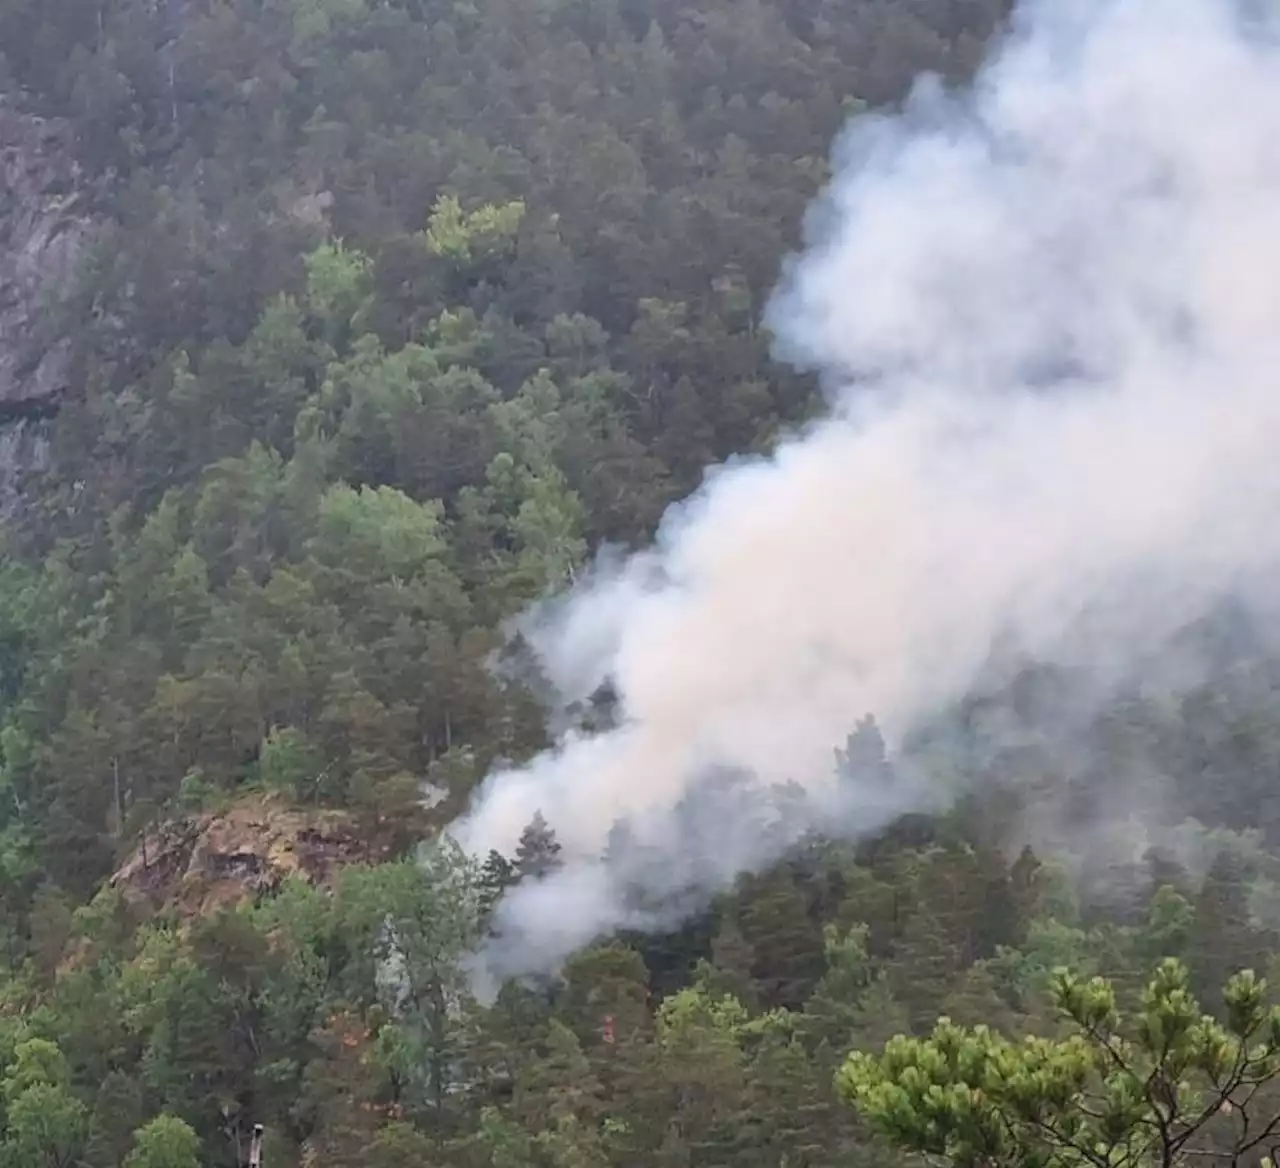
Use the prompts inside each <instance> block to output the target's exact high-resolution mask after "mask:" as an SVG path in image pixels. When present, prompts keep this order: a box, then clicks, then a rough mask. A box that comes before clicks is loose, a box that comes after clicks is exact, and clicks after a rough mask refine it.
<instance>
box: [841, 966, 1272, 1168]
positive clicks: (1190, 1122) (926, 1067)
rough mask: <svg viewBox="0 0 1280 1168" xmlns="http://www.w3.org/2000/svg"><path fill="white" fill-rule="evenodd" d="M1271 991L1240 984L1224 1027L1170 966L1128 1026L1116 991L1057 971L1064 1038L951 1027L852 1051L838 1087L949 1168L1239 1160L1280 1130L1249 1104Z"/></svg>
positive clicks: (884, 1128) (1248, 981) (1261, 1081)
mask: <svg viewBox="0 0 1280 1168" xmlns="http://www.w3.org/2000/svg"><path fill="white" fill-rule="evenodd" d="M1265 991H1266V985H1265V982H1263V981H1261V980H1260V979H1258V978H1256V977H1255V976H1254V974H1253V973H1252V972H1251V971H1245V972H1243V973H1240V974H1237V975H1236V976H1234V977H1233V978H1232V979H1231V980H1230V981H1229V982H1228V983H1227V985H1226V987H1225V990H1224V993H1223V1002H1224V1005H1225V1022H1222V1023H1220V1022H1217V1021H1215V1020H1214V1019H1212V1018H1211V1017H1209V1016H1208V1015H1205V1014H1203V1013H1202V1012H1201V1009H1200V1006H1199V1004H1198V1003H1197V1001H1196V1000H1195V998H1194V997H1193V996H1192V994H1191V992H1190V990H1189V988H1188V975H1187V971H1186V968H1185V967H1184V966H1182V965H1181V964H1180V963H1178V962H1177V961H1174V960H1172V959H1171V960H1168V961H1165V962H1163V963H1162V964H1161V965H1160V966H1159V968H1158V969H1157V971H1156V973H1155V975H1154V977H1153V978H1152V980H1151V981H1150V983H1149V984H1148V986H1147V989H1146V992H1145V994H1144V995H1143V999H1142V1003H1141V1007H1140V1009H1139V1010H1138V1011H1137V1013H1136V1014H1135V1015H1134V1016H1132V1017H1128V1018H1125V1017H1122V1015H1121V1014H1120V1012H1119V1011H1118V1010H1117V1008H1116V994H1115V990H1114V988H1113V986H1112V985H1111V984H1110V982H1108V981H1107V980H1106V979H1104V978H1096V977H1095V978H1092V979H1089V980H1087V981H1086V980H1083V979H1080V978H1077V977H1075V976H1073V975H1072V974H1070V973H1068V972H1066V971H1065V970H1063V971H1059V972H1058V973H1056V974H1055V975H1054V981H1053V994H1054V1000H1055V1002H1056V1004H1057V1007H1058V1009H1059V1010H1060V1011H1061V1012H1062V1014H1063V1015H1064V1017H1065V1018H1066V1019H1067V1020H1068V1021H1069V1023H1070V1024H1071V1027H1072V1031H1073V1032H1072V1033H1070V1034H1068V1035H1067V1036H1065V1037H1062V1038H1028V1039H1026V1040H1025V1041H1024V1042H1022V1043H1015V1042H1012V1041H1010V1040H1009V1039H1006V1038H1003V1037H1001V1036H999V1035H997V1034H995V1033H994V1032H992V1031H991V1030H990V1029H989V1028H987V1027H986V1026H977V1027H974V1028H971V1029H970V1028H964V1027H960V1026H956V1025H955V1024H953V1023H952V1022H951V1020H950V1019H947V1018H943V1019H941V1020H940V1021H939V1022H938V1024H937V1026H936V1027H935V1028H934V1030H933V1032H932V1034H930V1035H929V1037H927V1038H923V1039H914V1038H907V1037H905V1036H900V1037H898V1038H895V1039H893V1040H892V1041H890V1042H889V1043H888V1044H887V1045H886V1047H885V1048H884V1052H883V1054H882V1055H880V1056H878V1057H877V1056H873V1055H869V1054H861V1053H859V1054H854V1055H852V1056H851V1057H850V1059H849V1060H848V1062H847V1063H846V1064H845V1066H844V1068H843V1069H842V1071H841V1073H840V1089H841V1091H842V1093H843V1094H844V1095H845V1096H846V1097H847V1098H848V1099H850V1100H851V1101H852V1102H853V1103H854V1104H855V1106H856V1107H857V1108H858V1109H859V1110H860V1111H861V1112H862V1113H863V1114H864V1115H865V1116H866V1117H867V1118H868V1119H869V1120H870V1122H871V1123H872V1124H873V1125H874V1126H875V1127H876V1128H878V1129H879V1130H880V1131H881V1132H882V1133H883V1134H884V1135H886V1136H887V1137H888V1138H889V1139H890V1140H892V1141H893V1142H894V1143H895V1144H897V1145H898V1146H900V1147H902V1148H905V1149H908V1150H911V1151H918V1152H923V1153H927V1154H931V1155H936V1156H942V1157H945V1158H946V1159H947V1160H948V1161H950V1162H951V1163H954V1164H964V1165H970V1164H975V1163H979V1162H981V1163H988V1164H1009V1165H1014V1164H1018V1165H1025V1164H1040V1165H1046V1166H1047V1165H1068V1164H1082V1163H1087V1164H1094V1165H1118V1164H1128V1163H1138V1164H1166V1165H1168V1164H1172V1163H1180V1162H1183V1161H1187V1160H1190V1159H1191V1158H1192V1157H1195V1156H1197V1155H1210V1154H1214V1153H1215V1152H1217V1153H1225V1154H1226V1155H1228V1157H1229V1158H1230V1159H1231V1160H1232V1162H1238V1160H1239V1158H1240V1157H1242V1156H1248V1155H1250V1154H1251V1153H1252V1154H1255V1155H1260V1154H1262V1153H1263V1152H1264V1151H1265V1150H1266V1149H1267V1148H1268V1147H1269V1143H1268V1141H1269V1138H1270V1135H1271V1133H1272V1132H1273V1131H1274V1130H1275V1129H1276V1127H1277V1126H1278V1125H1280V1112H1274V1109H1273V1108H1270V1107H1267V1105H1266V1104H1265V1103H1263V1104H1262V1107H1261V1108H1259V1106H1258V1105H1257V1103H1256V1102H1255V1101H1256V1100H1257V1099H1258V1094H1259V1091H1260V1090H1261V1089H1263V1088H1265V1086H1266V1085H1267V1084H1268V1083H1269V1082H1271V1081H1272V1080H1273V1079H1275V1078H1276V1076H1277V1075H1280V1007H1272V1008H1270V1009H1269V1008H1267V1006H1266V1003H1265ZM1260 1110H1261V1114H1260V1113H1259V1112H1260Z"/></svg>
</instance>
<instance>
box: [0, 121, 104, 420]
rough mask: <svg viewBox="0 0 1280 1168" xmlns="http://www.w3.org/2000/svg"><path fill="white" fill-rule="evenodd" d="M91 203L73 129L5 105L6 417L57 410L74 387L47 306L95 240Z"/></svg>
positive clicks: (2, 357)
mask: <svg viewBox="0 0 1280 1168" xmlns="http://www.w3.org/2000/svg"><path fill="white" fill-rule="evenodd" d="M86 203H87V192H86V190H85V187H84V185H83V183H82V181H81V175H80V171H79V168H78V167H77V165H76V162H75V159H74V157H73V154H72V151H71V143H70V142H69V140H68V135H67V131H66V129H65V128H64V127H63V126H61V125H60V124H58V123H57V122H52V121H47V120H45V119H42V118H36V117H31V116H29V115H26V114H22V113H19V112H18V111H16V110H14V109H12V108H10V107H9V106H8V105H7V104H6V103H5V102H4V101H3V99H0V416H3V415H5V414H7V415H9V416H10V417H13V416H15V415H18V414H21V413H22V412H24V408H25V407H40V406H43V407H45V408H46V409H48V408H51V407H54V406H56V403H57V400H58V399H59V398H60V397H61V395H62V393H63V391H64V390H65V389H66V388H67V386H66V377H67V353H66V348H65V345H63V344H60V343H52V342H51V341H50V339H49V335H48V332H47V329H46V328H45V327H44V325H45V324H46V323H47V307H46V305H47V302H48V301H47V298H48V297H49V296H50V295H51V294H53V293H54V292H55V291H56V290H57V289H58V288H59V286H61V285H62V284H64V283H65V281H67V280H68V279H69V278H70V277H71V276H72V274H73V272H74V269H75V265H76V262H77V260H78V258H79V256H80V254H81V252H82V250H83V248H84V245H85V243H86V241H87V239H88V237H89V232H90V228H91V220H90V217H89V213H88V208H87V206H86Z"/></svg>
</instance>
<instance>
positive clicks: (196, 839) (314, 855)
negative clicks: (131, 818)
mask: <svg viewBox="0 0 1280 1168" xmlns="http://www.w3.org/2000/svg"><path fill="white" fill-rule="evenodd" d="M384 858H385V855H384V854H383V852H382V850H381V849H379V848H378V847H376V846H375V845H373V844H371V843H370V842H368V841H367V840H365V839H364V838H362V837H361V835H360V834H359V833H358V832H357V831H356V828H355V825H354V824H353V823H352V821H351V819H350V817H349V816H346V815H344V814H343V813H342V812H340V811H321V810H316V811H304V810H299V809H298V808H295V807H290V806H288V805H286V804H284V803H281V802H278V801H277V800H275V799H271V798H251V799H247V800H245V801H244V802H241V803H238V804H236V805H235V806H233V807H231V808H230V809H229V810H227V811H225V812H223V813H220V814H209V813H206V814H203V815H196V816H192V817H191V818H188V819H183V820H178V821H170V822H168V823H165V824H163V825H161V826H160V827H158V828H156V829H154V830H152V831H150V832H148V833H147V836H146V839H145V842H144V843H143V844H141V845H140V846H139V847H138V849H137V851H135V852H134V854H133V855H132V856H130V857H129V859H128V860H127V861H126V862H125V863H124V864H123V865H122V866H121V867H120V869H119V870H118V871H117V872H116V873H115V875H114V876H112V877H111V881H110V883H111V886H112V887H113V888H116V889H118V890H119V891H121V892H122V893H123V894H124V895H125V897H126V898H127V899H129V900H132V901H135V902H145V903H150V904H151V905H153V906H159V905H170V906H174V907H178V908H179V909H180V910H181V911H182V912H183V914H184V915H190V916H192V917H195V916H202V915H207V914H208V913H209V912H211V911H214V910H216V909H217V908H218V906H220V905H224V904H233V903H237V902H239V901H242V900H245V899H251V898H254V897H257V896H259V895H262V894H264V893H270V892H272V891H274V890H275V889H276V888H278V887H279V885H280V883H281V881H283V880H284V879H285V878H286V877H287V876H290V875H299V876H302V877H304V878H305V879H307V880H310V881H314V882H317V883H325V882H327V881H329V880H330V879H331V878H332V877H333V875H334V874H335V873H336V872H337V871H338V870H339V869H340V868H341V867H342V866H343V865H346V864H353V863H361V862H375V861H377V860H380V859H384Z"/></svg>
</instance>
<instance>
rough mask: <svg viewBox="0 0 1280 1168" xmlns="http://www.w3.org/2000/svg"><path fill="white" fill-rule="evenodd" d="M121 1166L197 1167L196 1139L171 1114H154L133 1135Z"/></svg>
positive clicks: (198, 1141)
mask: <svg viewBox="0 0 1280 1168" xmlns="http://www.w3.org/2000/svg"><path fill="white" fill-rule="evenodd" d="M124 1163H125V1168H199V1165H200V1140H199V1138H198V1137H197V1136H196V1133H195V1132H194V1131H192V1130H191V1128H190V1127H189V1126H188V1125H187V1124H185V1123H183V1121H182V1120H180V1119H177V1118H176V1117H174V1116H172V1115H157V1116H156V1117H155V1119H153V1120H151V1121H150V1122H149V1123H147V1124H146V1125H145V1126H144V1127H141V1128H139V1129H138V1133H137V1135H136V1136H135V1137H134V1144H133V1151H131V1152H130V1153H129V1156H128V1159H126V1160H125V1162H124Z"/></svg>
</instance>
